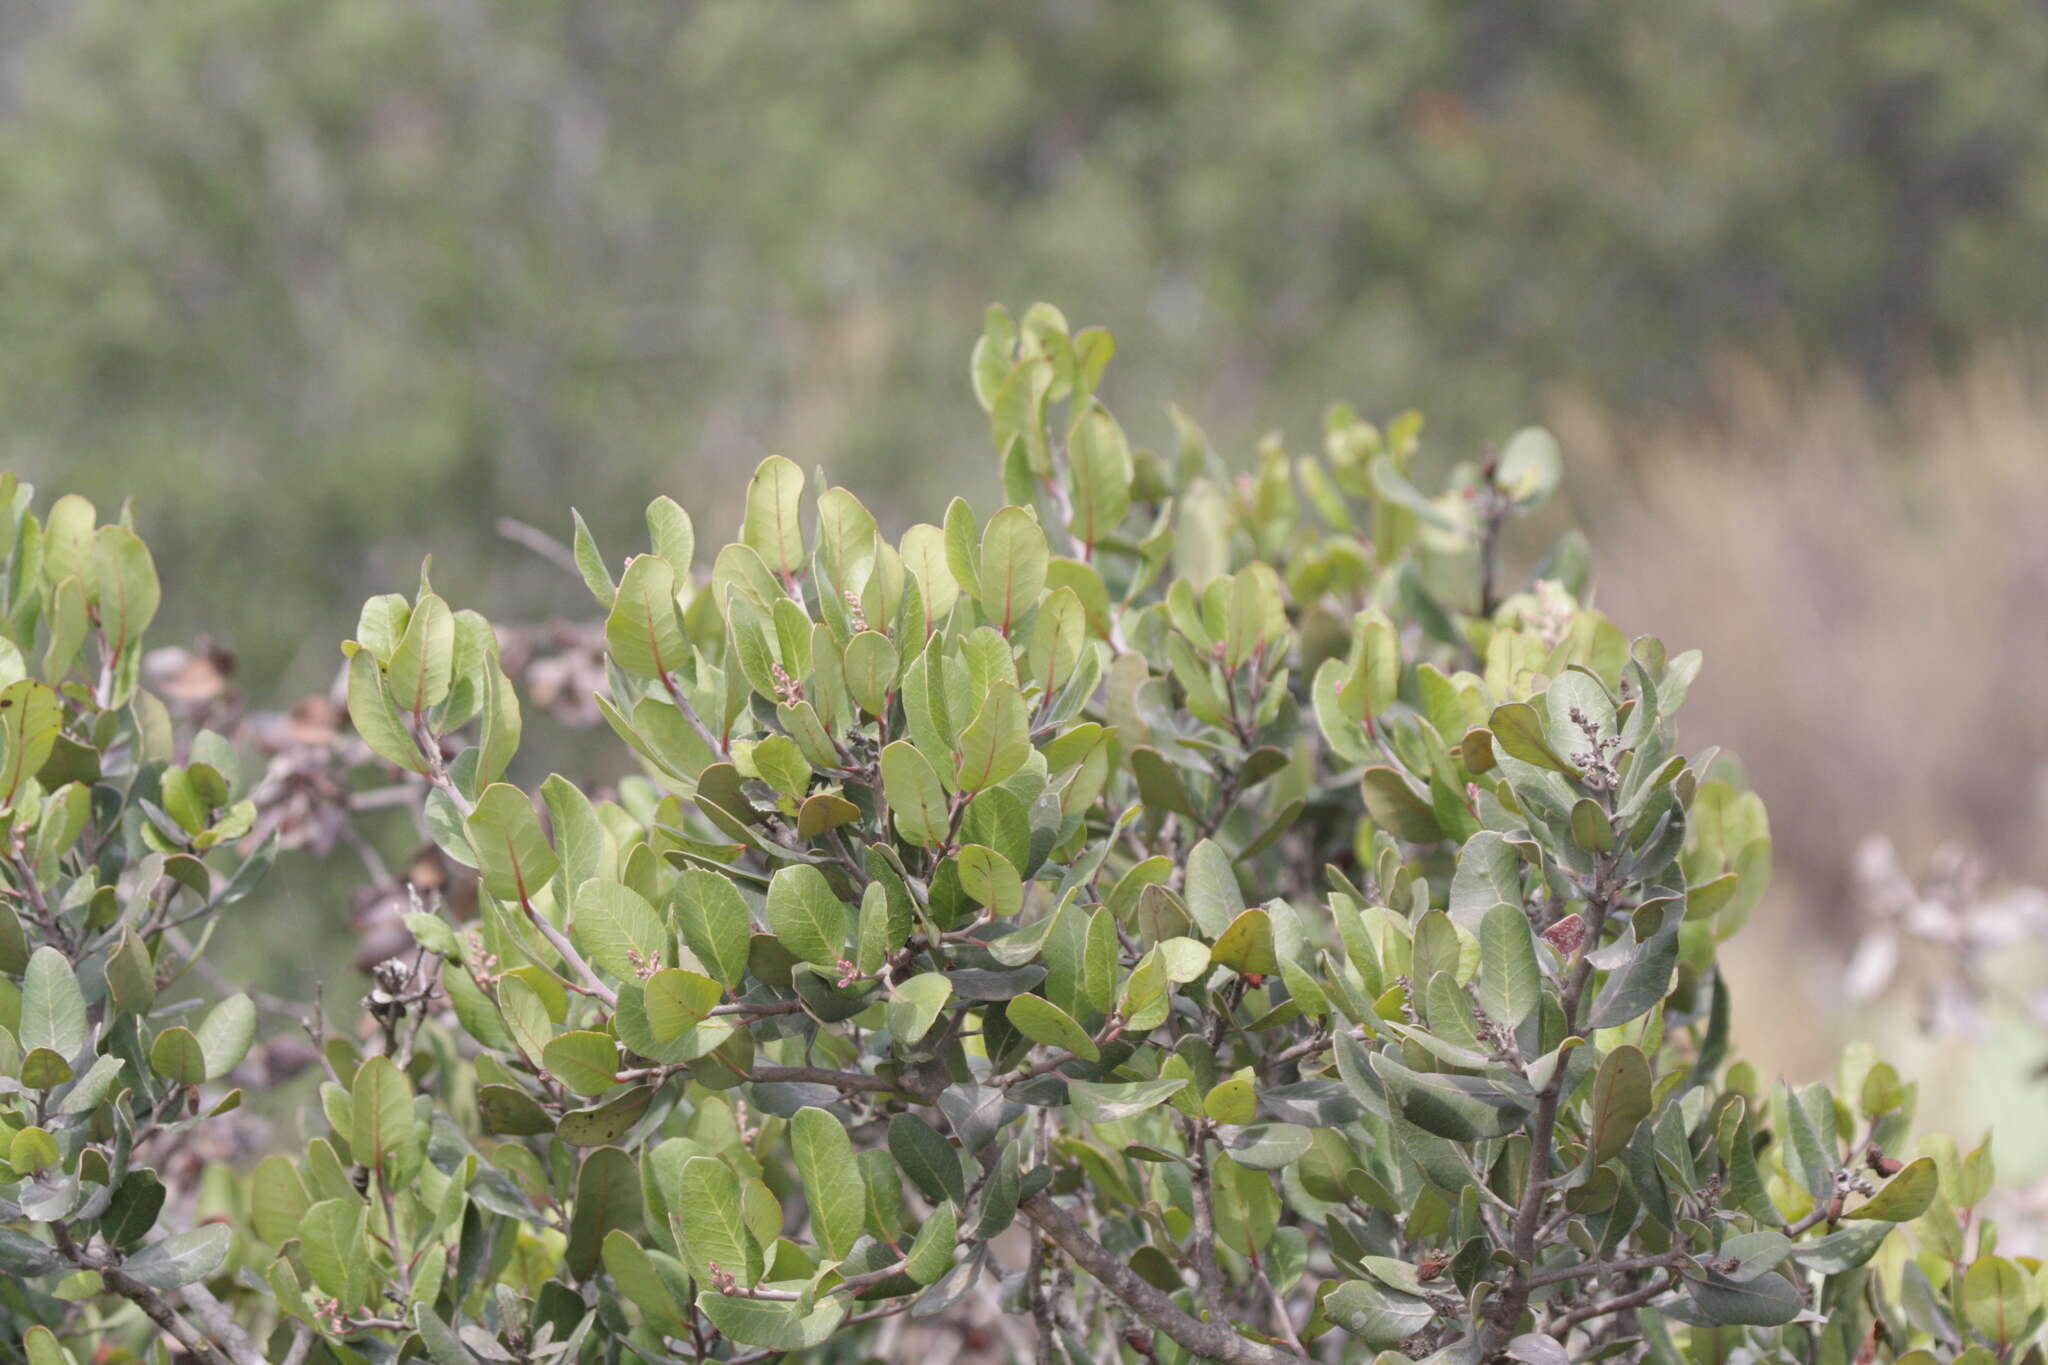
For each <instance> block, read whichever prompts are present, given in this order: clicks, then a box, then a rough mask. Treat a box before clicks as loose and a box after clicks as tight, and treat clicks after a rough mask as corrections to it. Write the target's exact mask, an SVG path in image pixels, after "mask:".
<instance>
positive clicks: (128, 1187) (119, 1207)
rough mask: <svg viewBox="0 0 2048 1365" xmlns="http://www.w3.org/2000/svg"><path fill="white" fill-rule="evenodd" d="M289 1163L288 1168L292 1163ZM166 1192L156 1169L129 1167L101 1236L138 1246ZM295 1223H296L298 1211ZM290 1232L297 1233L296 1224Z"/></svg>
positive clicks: (109, 1202)
mask: <svg viewBox="0 0 2048 1365" xmlns="http://www.w3.org/2000/svg"><path fill="white" fill-rule="evenodd" d="M280 1159H282V1158H280ZM286 1166H287V1168H289V1166H290V1163H289V1162H287V1163H286ZM259 1169H260V1168H259ZM164 1194H165V1192H164V1183H163V1181H161V1180H159V1179H157V1175H156V1172H155V1171H152V1170H148V1169H146V1168H142V1169H133V1170H130V1171H129V1172H128V1174H127V1175H125V1176H123V1177H122V1178H121V1183H120V1184H119V1185H117V1186H115V1187H114V1193H113V1195H112V1197H111V1198H109V1199H108V1200H107V1211H106V1213H105V1214H103V1215H102V1216H101V1217H100V1235H101V1236H103V1237H105V1238H106V1239H107V1241H108V1242H110V1243H112V1244H113V1245H114V1246H115V1247H117V1248H119V1249H120V1250H122V1251H127V1250H128V1249H129V1248H131V1247H134V1246H136V1245H138V1244H139V1243H140V1242H141V1241H142V1239H143V1238H144V1237H147V1236H148V1235H149V1231H150V1229H151V1228H154V1227H155V1226H156V1220H157V1215H159V1214H161V1213H162V1212H163V1208H164ZM305 1207H306V1206H305V1203H304V1201H303V1199H302V1200H301V1201H300V1204H299V1208H298V1213H304V1212H305ZM293 1222H294V1224H296V1222H297V1214H296V1213H295V1214H294V1215H293ZM259 1235H260V1234H259ZM291 1235H293V1236H297V1235H298V1228H297V1227H296V1226H294V1227H293V1228H292V1234H291Z"/></svg>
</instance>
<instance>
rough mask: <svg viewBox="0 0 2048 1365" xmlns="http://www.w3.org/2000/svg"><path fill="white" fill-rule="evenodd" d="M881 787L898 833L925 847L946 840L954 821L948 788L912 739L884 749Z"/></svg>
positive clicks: (901, 740) (900, 741)
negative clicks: (947, 800) (894, 819)
mask: <svg viewBox="0 0 2048 1365" xmlns="http://www.w3.org/2000/svg"><path fill="white" fill-rule="evenodd" d="M882 789H883V791H884V792H885V793H886V794H887V796H888V800H889V813H890V814H891V815H893V816H895V818H896V832H897V833H898V834H899V835H901V836H902V837H903V838H905V839H907V840H909V841H910V842H911V843H913V844H919V845H922V846H923V847H925V848H931V847H934V846H936V845H938V844H940V843H943V842H945V838H946V833H947V830H948V829H949V828H950V826H951V824H952V815H951V813H950V812H949V811H948V809H947V806H946V789H945V788H944V787H943V786H941V785H940V783H939V775H938V773H937V772H936V771H935V770H934V769H933V768H932V765H931V763H930V761H929V760H927V759H926V758H925V756H924V755H923V754H922V753H920V752H919V751H918V749H917V747H916V746H915V745H913V744H911V743H910V741H909V740H905V739H899V740H897V741H896V742H895V743H893V744H891V745H890V746H889V747H888V748H886V749H884V750H882Z"/></svg>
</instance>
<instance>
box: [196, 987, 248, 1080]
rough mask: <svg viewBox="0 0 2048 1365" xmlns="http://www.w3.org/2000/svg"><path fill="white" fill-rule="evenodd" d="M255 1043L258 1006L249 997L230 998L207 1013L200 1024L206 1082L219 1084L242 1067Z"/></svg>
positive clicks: (200, 1043)
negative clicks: (237, 1068) (223, 1077)
mask: <svg viewBox="0 0 2048 1365" xmlns="http://www.w3.org/2000/svg"><path fill="white" fill-rule="evenodd" d="M255 1041H256V1006H255V1005H253V1004H251V1003H250V1001H249V997H248V996H246V995H231V996H229V997H228V998H227V999H225V1000H223V1001H221V1002H220V1003H219V1004H218V1005H215V1006H214V1007H213V1008H212V1009H211V1010H208V1011H207V1013H206V1018H205V1019H203V1020H201V1021H200V1024H199V1052H200V1055H201V1056H203V1057H205V1059H206V1079H207V1080H209V1081H217V1080H219V1079H220V1078H221V1077H222V1076H225V1075H227V1074H228V1073H229V1072H230V1071H233V1070H234V1069H235V1068H236V1067H238V1066H240V1065H241V1064H242V1059H243V1058H244V1057H246V1056H248V1055H249V1045H250V1044H251V1043H253V1042H255Z"/></svg>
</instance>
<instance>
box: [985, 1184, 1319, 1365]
mask: <svg viewBox="0 0 2048 1365" xmlns="http://www.w3.org/2000/svg"><path fill="white" fill-rule="evenodd" d="M1018 1212H1020V1213H1022V1214H1023V1215H1024V1216H1025V1218H1027V1219H1029V1220H1030V1222H1031V1224H1032V1226H1034V1227H1036V1228H1037V1229H1038V1230H1039V1231H1040V1232H1043V1233H1044V1234H1045V1235H1046V1236H1047V1237H1050V1238H1051V1239H1052V1240H1053V1242H1054V1244H1056V1245H1057V1246H1058V1247H1059V1249H1060V1250H1061V1251H1064V1252H1065V1253H1066V1254H1067V1255H1068V1256H1070V1257H1071V1258H1073V1260H1074V1263H1075V1264H1077V1265H1079V1266H1080V1267H1081V1268H1082V1269H1083V1270H1085V1271H1087V1272H1088V1273H1089V1274H1090V1275H1093V1276H1094V1277H1095V1278H1096V1279H1097V1280H1098V1281H1100V1282H1101V1284H1102V1285H1103V1287H1104V1288H1106V1289H1108V1290H1109V1292H1110V1293H1112V1294H1114V1295H1116V1296H1117V1298H1118V1299H1120V1300H1122V1302H1123V1305H1124V1306H1125V1307H1126V1308H1128V1309H1129V1310H1130V1311H1131V1312H1133V1313H1135V1314H1137V1316H1139V1317H1141V1318H1143V1319H1144V1320H1145V1321H1146V1322H1148V1323H1150V1324H1152V1326H1154V1327H1156V1328H1158V1329H1159V1330H1160V1331H1162V1332H1164V1333H1166V1335H1167V1336H1169V1337H1171V1338H1173V1340H1175V1341H1176V1342H1178V1343H1180V1345H1181V1346H1183V1347H1185V1348H1186V1349H1187V1350H1188V1351H1190V1352H1192V1353H1193V1354H1195V1355H1198V1356H1204V1357H1206V1358H1208V1359H1211V1360H1220V1361H1222V1362H1223V1365H1299V1362H1300V1360H1301V1359H1302V1357H1300V1356H1297V1355H1296V1354H1294V1353H1293V1352H1292V1351H1286V1350H1282V1349H1280V1348H1279V1347H1277V1346H1267V1345H1265V1344H1263V1343H1261V1342H1256V1341H1253V1340H1251V1339H1250V1338H1248V1337H1242V1336H1239V1335H1238V1334H1237V1331H1236V1329H1235V1328H1233V1327H1231V1326H1230V1325H1229V1323H1228V1322H1222V1321H1219V1322H1200V1321H1197V1320H1196V1319H1194V1318H1191V1317H1189V1316H1188V1315H1187V1314H1186V1313H1183V1312H1181V1310H1180V1309H1178V1308H1176V1307H1174V1304H1173V1300H1171V1299H1169V1298H1167V1297H1166V1295H1164V1294H1162V1293H1160V1292H1159V1290H1157V1289H1156V1288H1154V1287H1153V1286H1152V1285H1151V1284H1149V1283H1147V1282H1146V1281H1145V1280H1143V1279H1141V1278H1139V1276H1138V1274H1137V1272H1135V1271H1133V1270H1132V1269H1131V1268H1130V1267H1129V1266H1127V1265H1125V1264H1124V1263H1123V1262H1122V1261H1120V1260H1118V1259H1117V1258H1116V1257H1115V1256H1114V1255H1112V1254H1111V1253H1110V1251H1109V1249H1108V1248H1107V1247H1105V1246H1103V1245H1102V1243H1100V1242H1098V1241H1096V1240H1095V1239H1094V1238H1093V1237H1090V1236H1089V1235H1088V1233H1087V1231H1086V1230H1085V1229H1084V1228H1082V1226H1081V1225H1080V1224H1079V1223H1077V1222H1075V1221H1074V1218H1073V1215H1071V1214H1069V1213H1068V1212H1067V1211H1066V1210H1064V1209H1062V1208H1061V1207H1060V1206H1059V1205H1057V1204H1055V1203H1053V1202H1052V1200H1051V1199H1049V1198H1047V1197H1046V1196H1045V1195H1043V1194H1035V1195H1033V1196H1031V1198H1029V1199H1027V1200H1025V1201H1024V1202H1023V1203H1022V1204H1021V1205H1019V1206H1018Z"/></svg>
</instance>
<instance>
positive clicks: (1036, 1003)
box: [1006, 995, 1102, 1062]
mask: <svg viewBox="0 0 2048 1365" xmlns="http://www.w3.org/2000/svg"><path fill="white" fill-rule="evenodd" d="M1006 1013H1007V1014H1008V1016H1009V1020H1010V1025H1011V1027H1013V1028H1015V1029H1016V1030H1017V1032H1019V1033H1021V1034H1023V1035H1024V1036H1025V1037H1026V1038H1029V1039H1030V1040H1031V1041H1032V1042H1034V1043H1042V1044H1044V1045H1045V1046H1047V1047H1056V1048H1064V1049H1065V1050H1066V1051H1068V1052H1071V1053H1073V1054H1074V1055H1075V1056H1076V1057H1079V1058H1080V1059H1081V1060H1082V1061H1084V1062H1092V1061H1094V1060H1096V1059H1097V1058H1099V1057H1100V1056H1101V1055H1102V1053H1101V1051H1100V1050H1099V1049H1098V1048H1097V1047H1096V1046H1095V1040H1094V1039H1093V1038H1091V1037H1089V1036H1088V1030H1086V1029H1084V1028H1082V1027H1081V1026H1080V1025H1079V1024H1078V1023H1076V1022H1074V1016H1072V1015H1071V1014H1068V1013H1067V1012H1066V1011H1065V1010H1063V1009H1061V1008H1060V1007H1059V1006H1058V1005H1055V1004H1053V1002H1052V1001H1050V1000H1048V999H1046V998H1045V997H1044V996H1042V995H1020V996H1018V997H1016V998H1015V999H1013V1000H1012V1001H1010V1004H1009V1007H1008V1009H1007V1011H1006Z"/></svg>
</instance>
